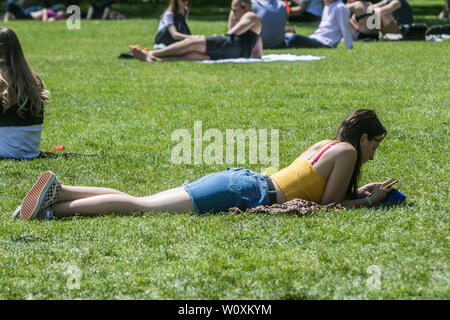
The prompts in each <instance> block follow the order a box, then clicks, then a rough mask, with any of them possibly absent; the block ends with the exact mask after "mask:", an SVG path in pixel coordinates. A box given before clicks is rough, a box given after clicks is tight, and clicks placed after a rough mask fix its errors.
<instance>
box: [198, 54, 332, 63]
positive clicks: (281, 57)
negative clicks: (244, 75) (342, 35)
mask: <svg viewBox="0 0 450 320" xmlns="http://www.w3.org/2000/svg"><path fill="white" fill-rule="evenodd" d="M322 59H325V57H317V56H311V55H303V56H297V55H295V54H290V53H286V54H269V55H265V56H262V57H261V59H256V58H236V59H220V60H202V61H200V63H206V64H213V63H253V62H277V61H289V62H291V61H317V60H322Z"/></svg>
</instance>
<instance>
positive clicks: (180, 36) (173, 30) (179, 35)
mask: <svg viewBox="0 0 450 320" xmlns="http://www.w3.org/2000/svg"><path fill="white" fill-rule="evenodd" d="M167 29H168V30H169V32H170V35H171V36H172V38H174V39H175V40H184V39H187V38H189V37H190V36H191V35H190V34H184V33H180V32H178V31H177V28H175V26H174V25H173V24H171V25H169V26H167Z"/></svg>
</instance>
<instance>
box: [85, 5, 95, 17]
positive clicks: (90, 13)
mask: <svg viewBox="0 0 450 320" xmlns="http://www.w3.org/2000/svg"><path fill="white" fill-rule="evenodd" d="M93 15H94V7H92V6H90V7H89V9H88V13H87V16H86V20H91V18H92V16H93Z"/></svg>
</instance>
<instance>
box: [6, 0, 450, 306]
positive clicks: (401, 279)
mask: <svg viewBox="0 0 450 320" xmlns="http://www.w3.org/2000/svg"><path fill="white" fill-rule="evenodd" d="M441 2H442V1H412V3H413V5H417V7H419V5H420V6H426V5H427V3H428V4H429V5H430V7H432V8H433V10H435V11H436V10H437V11H438V9H439V8H438V7H439V3H441ZM436 14H437V13H436ZM225 17H226V14H225V16H224V18H225ZM433 17H434V15H433V16H430V17H428V16H427V15H426V14H425V13H424V14H423V15H422V16H419V17H418V18H419V19H422V21H431V20H427V19H434V18H433ZM157 24H158V20H157V19H156V18H154V19H143V20H140V19H129V20H126V21H116V22H114V21H111V22H110V21H108V22H94V21H90V22H87V21H82V24H81V30H68V29H67V28H66V27H65V23H64V22H55V23H49V24H43V23H39V22H34V21H29V22H26V21H20V22H10V23H8V27H10V28H12V29H13V30H15V31H16V33H17V34H18V36H19V38H20V40H21V43H22V46H23V49H24V52H25V56H26V58H27V60H28V62H29V64H30V65H31V66H32V67H33V68H34V69H35V70H36V71H37V72H38V73H39V74H40V75H41V76H42V78H43V80H44V82H45V83H46V85H47V86H48V88H49V89H50V90H51V93H52V102H51V104H50V105H48V107H47V108H46V118H45V123H44V131H43V136H42V143H41V147H42V148H49V147H52V146H55V145H60V144H64V145H65V147H66V150H64V151H62V152H56V151H55V152H51V153H47V154H46V156H45V157H42V158H39V159H36V160H33V161H12V160H3V161H0V299H75V298H76V299H403V298H404V299H449V298H450V290H449V288H450V285H449V279H450V265H449V259H448V258H449V254H450V250H449V247H450V230H449V197H448V194H449V192H450V190H449V180H448V177H449V154H450V153H449V152H450V150H449V144H448V140H449V129H448V128H449V119H450V117H449V115H450V114H449V110H450V108H449V107H450V102H449V101H450V94H449V93H450V76H449V74H450V68H449V66H450V61H449V56H448V52H449V50H450V41H446V42H442V43H431V42H398V43H390V42H380V43H356V44H355V48H354V49H353V50H350V51H349V50H347V49H345V46H344V45H343V44H340V45H339V47H338V48H337V49H335V50H327V49H316V50H305V49H296V50H294V49H291V50H280V51H269V50H267V51H265V53H266V54H267V53H287V52H289V53H293V54H312V55H317V56H325V57H326V58H325V59H324V60H321V61H315V62H295V63H254V64H247V65H242V64H221V65H203V64H199V63H194V62H171V63H148V64H146V63H141V62H138V61H130V60H119V59H117V55H118V54H119V53H121V52H124V51H127V47H128V45H129V44H132V43H139V44H141V46H143V47H144V46H148V47H151V45H152V42H153V38H154V36H155V32H156V28H157ZM189 24H190V27H191V30H192V32H193V33H195V34H214V33H215V34H221V33H224V30H226V22H225V19H224V20H223V21H219V22H218V21H210V20H208V19H207V18H204V17H202V16H201V15H197V16H196V15H193V17H192V19H191V20H190V22H189ZM313 30H314V25H306V26H305V25H303V26H300V25H297V31H298V32H299V33H300V32H302V33H308V32H312V31H313ZM366 107H368V108H373V109H375V110H376V111H377V113H378V115H379V117H380V118H381V120H382V121H383V123H384V125H385V126H386V128H387V130H388V135H387V136H386V139H385V140H384V141H383V143H382V144H381V146H380V148H379V149H378V151H377V154H376V158H375V160H374V161H372V162H370V163H369V164H368V165H366V166H365V167H364V168H363V175H362V181H361V184H364V183H368V182H371V181H383V180H386V179H388V178H392V177H396V178H398V179H399V180H400V182H399V183H398V184H397V185H396V187H397V188H398V189H399V190H400V191H402V192H403V193H405V194H406V195H407V197H408V199H407V201H406V203H405V204H403V205H400V206H395V207H388V208H381V207H379V208H370V209H354V210H347V211H341V212H317V213H314V214H311V215H309V216H306V217H298V216H294V215H289V214H283V215H278V216H269V215H251V214H241V215H202V216H199V215H196V214H194V213H191V214H177V215H174V214H171V213H158V214H155V213H147V214H144V215H138V214H136V215H130V216H108V217H101V218H80V217H77V218H67V219H62V220H57V221H52V222H43V221H29V222H26V221H13V220H11V213H12V212H13V210H14V209H15V208H16V206H18V205H19V204H20V202H21V201H22V198H23V197H24V196H25V194H26V193H27V191H28V190H29V188H31V186H32V185H33V184H34V182H35V180H36V179H37V177H38V176H39V175H40V174H41V173H42V172H43V171H45V170H52V171H54V172H55V173H56V174H57V176H58V177H59V179H60V180H61V182H62V183H63V184H71V185H89V186H106V187H112V188H116V189H119V190H122V191H126V192H128V193H130V194H133V195H137V196H145V195H148V194H151V193H155V192H158V191H162V190H165V189H167V188H171V187H176V186H179V185H180V184H181V183H183V182H184V181H185V180H188V179H189V180H190V181H193V180H195V179H196V178H199V177H201V176H203V175H205V174H207V173H211V172H215V171H218V170H222V169H224V168H226V167H229V166H244V167H246V168H249V169H253V170H255V171H260V170H261V167H263V166H264V165H263V164H261V163H258V164H249V163H246V164H232V165H228V164H202V165H194V164H174V163H172V161H171V150H172V149H173V148H174V146H175V145H176V142H173V141H171V136H172V133H173V132H174V131H175V130H177V129H183V128H186V129H188V130H189V132H191V133H192V134H193V127H194V121H202V124H203V131H205V130H207V129H210V128H216V129H218V130H219V131H220V132H222V133H225V131H226V129H227V128H233V129H249V128H255V129H278V130H279V133H280V140H279V160H280V167H284V166H286V165H288V164H290V163H291V162H292V161H293V160H294V159H295V157H296V156H298V155H299V154H300V153H301V152H302V151H303V150H304V149H305V148H306V147H308V146H309V145H310V144H311V143H313V142H315V141H317V140H320V139H325V138H331V137H333V136H334V134H335V131H336V129H337V127H338V126H339V124H340V122H341V121H342V120H343V118H344V117H345V116H346V115H347V114H348V113H350V112H351V111H353V110H355V109H357V108H366ZM0 139H1V137H0ZM206 145H207V143H204V147H206ZM377 281H378V282H377ZM374 283H375V284H376V285H375V286H371V285H370V284H374Z"/></svg>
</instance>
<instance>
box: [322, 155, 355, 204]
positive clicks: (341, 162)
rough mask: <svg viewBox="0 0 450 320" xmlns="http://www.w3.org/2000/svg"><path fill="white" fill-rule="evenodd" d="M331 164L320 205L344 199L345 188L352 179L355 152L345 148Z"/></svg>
mask: <svg viewBox="0 0 450 320" xmlns="http://www.w3.org/2000/svg"><path fill="white" fill-rule="evenodd" d="M336 152H337V154H336V156H335V160H334V163H333V169H332V170H331V173H330V175H329V176H328V179H327V184H326V186H325V190H324V192H323V195H322V201H321V204H324V205H326V204H330V203H333V202H341V201H343V200H344V199H345V194H346V191H347V187H348V185H349V183H350V180H351V178H352V174H353V170H354V168H355V165H356V160H357V157H358V154H357V151H356V150H355V149H353V148H350V147H345V148H342V149H340V150H339V151H337V150H336Z"/></svg>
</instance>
